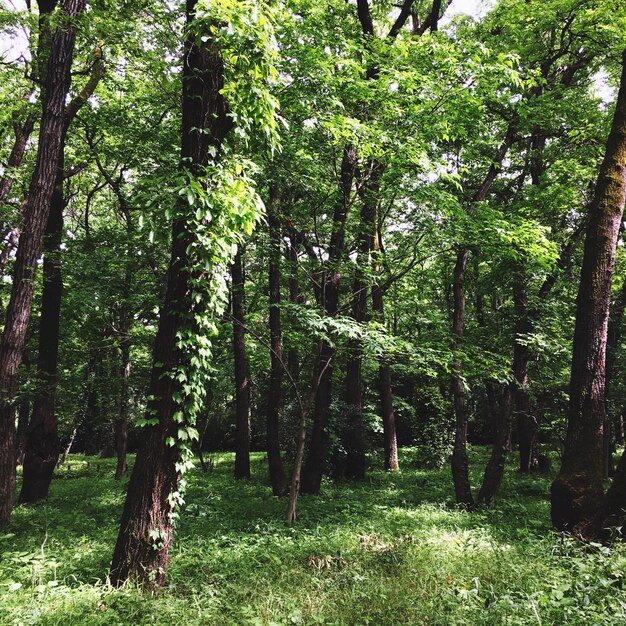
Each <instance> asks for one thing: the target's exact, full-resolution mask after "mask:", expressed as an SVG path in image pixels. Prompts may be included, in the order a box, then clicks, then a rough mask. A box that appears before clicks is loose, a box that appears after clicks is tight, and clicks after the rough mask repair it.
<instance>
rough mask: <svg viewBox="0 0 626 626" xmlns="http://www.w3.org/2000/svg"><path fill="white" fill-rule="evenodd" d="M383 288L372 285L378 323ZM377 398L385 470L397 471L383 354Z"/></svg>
mask: <svg viewBox="0 0 626 626" xmlns="http://www.w3.org/2000/svg"><path fill="white" fill-rule="evenodd" d="M380 241H381V234H380V231H379V230H378V229H377V233H376V238H375V240H374V248H375V250H376V251H377V252H378V251H379V249H380V245H381V244H380V243H379V242H380ZM378 269H379V268H378V264H375V265H374V273H375V274H378V273H379V272H378ZM383 297H384V294H383V288H382V287H381V286H380V285H373V286H372V310H373V312H374V315H375V316H376V321H377V322H378V323H379V324H382V325H384V324H385V303H384V300H383ZM378 398H379V401H380V413H381V417H382V420H383V437H384V449H385V465H384V467H385V471H386V472H398V471H400V464H399V462H398V438H397V435H396V414H395V412H394V410H393V390H392V386H391V365H390V364H389V360H388V359H387V357H386V356H385V355H381V356H380V357H379V358H378Z"/></svg>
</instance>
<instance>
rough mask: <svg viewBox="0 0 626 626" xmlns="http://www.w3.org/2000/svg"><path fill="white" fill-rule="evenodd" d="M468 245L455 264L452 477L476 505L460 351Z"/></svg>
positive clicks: (460, 498) (462, 499) (460, 493)
mask: <svg viewBox="0 0 626 626" xmlns="http://www.w3.org/2000/svg"><path fill="white" fill-rule="evenodd" d="M467 257H468V250H467V248H465V247H463V246H460V247H459V248H458V250H457V254H456V263H455V266H454V284H453V293H454V312H453V321H452V335H453V337H454V339H453V345H452V349H453V351H454V360H453V362H452V397H453V398H454V413H455V416H456V421H455V428H454V449H453V451H452V480H453V481H454V493H455V495H456V501H457V503H458V504H464V505H466V506H472V505H473V504H474V498H473V496H472V488H471V486H470V480H469V462H468V459H467V421H468V411H467V404H466V400H465V382H464V380H463V375H462V374H463V370H462V366H461V361H460V358H459V356H458V352H459V350H460V349H461V347H462V345H463V334H464V331H465V268H466V267H467Z"/></svg>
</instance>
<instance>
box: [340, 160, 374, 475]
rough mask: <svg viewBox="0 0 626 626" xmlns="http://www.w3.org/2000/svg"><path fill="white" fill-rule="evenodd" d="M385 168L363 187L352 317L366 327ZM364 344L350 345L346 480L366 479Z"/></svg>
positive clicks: (347, 375)
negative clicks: (381, 174)
mask: <svg viewBox="0 0 626 626" xmlns="http://www.w3.org/2000/svg"><path fill="white" fill-rule="evenodd" d="M380 171H381V167H380V165H378V164H377V163H376V162H372V163H371V164H370V170H369V173H368V177H367V180H366V181H365V182H364V184H363V190H362V200H363V204H362V206H361V216H360V224H359V234H358V241H357V253H358V256H357V259H356V268H355V278H354V283H353V287H352V317H353V318H354V321H355V322H357V323H359V324H363V323H364V322H365V321H366V319H367V295H368V294H367V292H368V285H367V270H366V269H364V268H369V267H370V264H371V254H372V251H373V249H374V238H375V234H376V208H377V206H376V205H377V197H378V193H379V190H380V180H379V178H380ZM362 367H363V344H362V341H361V340H360V339H355V340H353V341H351V342H350V345H349V347H348V363H347V367H346V404H347V408H348V424H347V426H348V431H347V436H346V437H345V438H344V441H345V447H346V451H347V458H346V472H345V474H346V478H350V479H356V480H362V479H363V478H365V425H364V423H363V383H362Z"/></svg>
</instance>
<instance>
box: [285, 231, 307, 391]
mask: <svg viewBox="0 0 626 626" xmlns="http://www.w3.org/2000/svg"><path fill="white" fill-rule="evenodd" d="M287 230H288V233H289V248H288V250H287V259H288V261H289V303H290V304H292V305H300V304H302V302H303V298H302V291H301V289H300V282H299V281H298V239H297V235H296V229H295V228H294V226H293V222H292V221H291V220H289V221H288V223H287ZM287 368H288V369H289V374H290V376H291V379H292V380H293V381H294V383H298V381H299V380H300V355H299V352H298V348H297V346H296V345H290V346H289V350H288V351H287Z"/></svg>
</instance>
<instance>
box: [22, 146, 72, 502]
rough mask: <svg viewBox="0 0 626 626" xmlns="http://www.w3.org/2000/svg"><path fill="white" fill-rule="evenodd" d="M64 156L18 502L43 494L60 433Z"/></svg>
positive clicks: (48, 245) (50, 231) (50, 228)
mask: <svg viewBox="0 0 626 626" xmlns="http://www.w3.org/2000/svg"><path fill="white" fill-rule="evenodd" d="M64 209H65V200H64V198H63V158H61V160H60V163H59V174H57V182H56V185H55V188H54V193H53V194H52V205H51V210H50V215H49V217H48V225H47V227H46V235H45V238H44V262H43V292H42V295H41V314H40V318H39V355H38V358H37V384H38V389H37V394H36V396H35V400H34V403H33V413H32V415H31V418H30V422H29V425H28V431H27V435H26V447H25V453H24V469H23V480H22V491H21V492H20V502H22V503H32V502H38V501H39V500H45V499H46V498H47V497H48V490H49V489H50V483H51V482H52V474H53V473H54V468H55V467H56V464H57V461H58V458H59V436H58V433H57V421H56V414H55V403H56V388H57V369H58V361H59V328H60V320H61V297H62V294H63V277H62V275H61V251H60V249H59V246H60V245H61V237H62V234H63V210H64Z"/></svg>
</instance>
